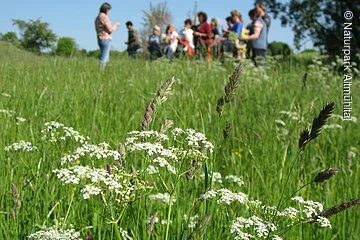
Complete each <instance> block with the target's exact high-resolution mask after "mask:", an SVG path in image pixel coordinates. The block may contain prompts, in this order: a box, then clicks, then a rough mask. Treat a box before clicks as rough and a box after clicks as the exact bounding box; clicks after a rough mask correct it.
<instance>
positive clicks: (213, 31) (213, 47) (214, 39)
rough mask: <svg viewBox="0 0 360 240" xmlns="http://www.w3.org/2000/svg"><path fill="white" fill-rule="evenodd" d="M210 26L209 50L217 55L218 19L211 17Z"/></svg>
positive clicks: (218, 49)
mask: <svg viewBox="0 0 360 240" xmlns="http://www.w3.org/2000/svg"><path fill="white" fill-rule="evenodd" d="M210 26H211V51H212V54H213V56H219V55H220V54H219V52H220V47H219V38H220V37H219V36H220V34H219V29H218V21H217V19H216V18H212V19H211V22H210Z"/></svg>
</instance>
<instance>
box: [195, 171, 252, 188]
mask: <svg viewBox="0 0 360 240" xmlns="http://www.w3.org/2000/svg"><path fill="white" fill-rule="evenodd" d="M209 176H210V179H211V184H212V185H214V184H219V185H224V184H225V183H227V184H230V185H237V186H242V185H244V184H245V183H244V181H243V180H242V178H241V177H238V176H235V175H227V176H225V177H223V176H222V175H221V173H219V172H210V174H209ZM200 178H201V179H204V178H205V174H204V173H202V174H200Z"/></svg>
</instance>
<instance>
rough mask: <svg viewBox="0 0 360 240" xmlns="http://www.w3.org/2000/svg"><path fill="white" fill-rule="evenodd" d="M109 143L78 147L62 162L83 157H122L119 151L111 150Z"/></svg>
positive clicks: (116, 158)
mask: <svg viewBox="0 0 360 240" xmlns="http://www.w3.org/2000/svg"><path fill="white" fill-rule="evenodd" d="M108 148H109V144H107V143H100V144H98V145H92V144H84V145H82V146H80V147H78V148H77V149H76V150H75V151H74V153H73V154H72V155H66V156H64V157H62V158H61V160H60V161H61V164H62V165H63V164H65V163H70V162H74V161H76V160H78V159H80V158H81V157H85V156H88V157H95V158H96V159H105V158H112V159H114V160H119V159H120V158H121V156H120V153H119V152H118V151H114V150H109V149H108Z"/></svg>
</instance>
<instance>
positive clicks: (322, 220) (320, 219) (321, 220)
mask: <svg viewBox="0 0 360 240" xmlns="http://www.w3.org/2000/svg"><path fill="white" fill-rule="evenodd" d="M316 221H317V222H318V223H320V227H323V228H326V227H328V228H331V223H330V221H329V219H327V218H325V217H320V216H318V217H317V218H316Z"/></svg>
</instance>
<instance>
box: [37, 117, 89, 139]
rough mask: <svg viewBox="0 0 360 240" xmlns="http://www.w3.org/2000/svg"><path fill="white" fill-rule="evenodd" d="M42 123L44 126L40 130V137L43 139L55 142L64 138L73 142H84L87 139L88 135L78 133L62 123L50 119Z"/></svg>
mask: <svg viewBox="0 0 360 240" xmlns="http://www.w3.org/2000/svg"><path fill="white" fill-rule="evenodd" d="M44 125H45V128H44V129H43V130H41V133H42V139H43V140H44V141H49V142H51V143H56V142H62V141H65V140H66V139H72V140H74V141H75V142H79V143H81V144H84V143H87V141H88V140H89V137H84V136H82V135H80V134H79V132H78V131H75V130H74V129H73V128H71V127H66V126H64V124H62V123H59V122H55V121H51V122H46V123H45V124H44Z"/></svg>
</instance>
